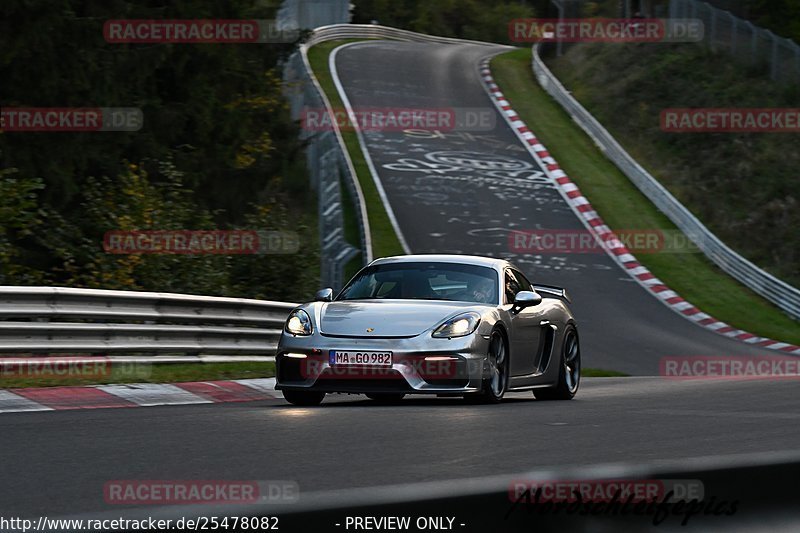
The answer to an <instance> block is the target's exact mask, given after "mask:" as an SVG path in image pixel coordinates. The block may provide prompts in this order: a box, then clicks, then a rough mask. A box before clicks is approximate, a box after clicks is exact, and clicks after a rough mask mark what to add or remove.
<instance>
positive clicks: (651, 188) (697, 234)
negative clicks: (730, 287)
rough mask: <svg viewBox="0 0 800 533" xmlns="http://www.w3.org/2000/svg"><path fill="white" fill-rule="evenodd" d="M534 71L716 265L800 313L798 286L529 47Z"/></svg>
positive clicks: (792, 313) (790, 311) (794, 314)
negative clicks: (685, 196) (719, 228)
mask: <svg viewBox="0 0 800 533" xmlns="http://www.w3.org/2000/svg"><path fill="white" fill-rule="evenodd" d="M532 66H533V73H534V75H535V76H536V79H537V80H538V81H539V84H540V85H541V86H542V87H543V88H544V90H545V91H547V93H548V94H550V96H552V97H553V98H554V99H555V100H556V101H557V102H558V103H559V104H561V106H562V107H563V108H564V110H565V111H566V112H567V113H569V114H570V116H571V117H572V119H573V120H574V121H575V122H576V123H577V124H578V125H579V126H580V127H581V128H582V129H583V131H585V132H586V134H587V135H589V137H591V138H592V140H594V142H595V144H597V146H598V147H599V148H600V149H601V150H602V151H603V153H604V154H605V155H606V157H608V159H610V160H611V162H612V163H614V164H615V165H616V166H617V167H618V168H619V169H620V170H621V171H622V172H623V173H624V174H625V175H626V176H627V177H628V179H630V180H631V181H632V182H633V184H634V185H636V187H637V188H638V189H639V190H640V191H642V193H643V194H644V195H645V196H647V198H648V199H649V200H650V201H651V202H653V204H655V206H656V207H657V208H658V209H659V210H661V211H662V212H663V213H664V214H665V215H666V216H667V217H668V218H669V219H670V220H671V221H672V223H673V224H675V225H676V226H677V227H678V228H679V229H680V230H681V231H682V232H683V233H685V234H686V235H687V236H688V237H689V238H690V239H691V240H692V241H693V242H694V243H695V244H697V247H698V248H699V249H700V250H701V251H702V252H703V253H704V254H705V255H706V256H707V257H708V258H709V259H710V260H711V261H713V262H714V263H715V264H716V265H717V266H718V267H720V268H721V269H722V270H723V271H725V272H727V273H728V274H730V275H731V276H732V277H734V278H735V279H737V280H739V281H740V282H741V283H742V284H744V285H746V286H747V287H749V288H750V289H752V290H753V291H754V292H756V293H758V294H760V295H761V296H763V297H764V298H766V299H767V300H769V301H770V302H772V303H774V304H775V305H777V306H778V307H779V308H781V309H782V310H783V311H784V312H786V313H787V314H788V315H789V316H791V317H792V318H794V319H800V289H797V288H796V287H792V286H791V285H789V284H788V283H786V282H784V281H781V280H779V279H778V278H776V277H775V276H773V275H772V274H770V273H768V272H766V271H764V270H762V269H761V268H759V267H757V266H756V265H754V264H753V263H751V262H750V261H748V260H747V259H745V258H744V257H742V256H741V255H739V254H737V253H736V252H734V251H733V250H732V249H730V248H729V247H728V246H727V245H726V244H725V243H723V242H722V241H721V240H719V239H718V238H717V237H716V236H715V235H714V234H713V233H711V231H709V230H708V228H706V227H705V226H704V225H703V223H702V222H700V221H699V220H698V219H697V217H695V216H694V215H693V214H692V213H691V212H690V211H689V210H688V209H686V207H684V206H683V204H681V203H680V202H679V201H678V200H677V199H676V198H675V197H674V196H672V194H670V192H669V191H667V189H666V188H664V186H663V185H661V184H660V183H659V182H658V180H656V179H655V178H654V177H653V176H652V175H650V173H649V172H647V171H646V170H645V169H644V168H643V167H642V166H641V165H640V164H639V163H637V162H636V161H635V160H634V159H633V157H631V156H630V155H629V154H628V152H626V151H625V149H624V148H623V147H622V146H621V145H620V144H619V143H618V142H617V141H616V140H615V139H614V137H612V136H611V134H610V133H609V132H608V131H607V130H606V129H605V128H604V127H603V126H602V125H601V124H600V123H599V122H598V121H597V119H595V118H594V117H593V116H592V115H591V114H590V113H589V112H588V111H587V110H586V109H585V108H584V107H583V106H582V105H581V104H580V103H579V102H578V101H577V100H576V99H575V98H573V97H572V95H571V94H570V93H569V91H567V90H566V89H565V88H564V86H563V85H562V84H561V82H560V81H558V78H556V77H555V75H553V73H552V72H550V69H548V68H547V66H546V65H545V64H544V61H542V58H541V57H540V55H539V46H538V45H536V46H534V49H533V61H532Z"/></svg>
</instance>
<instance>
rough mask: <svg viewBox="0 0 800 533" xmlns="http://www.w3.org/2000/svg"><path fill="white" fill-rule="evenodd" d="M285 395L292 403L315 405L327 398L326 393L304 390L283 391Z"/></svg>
mask: <svg viewBox="0 0 800 533" xmlns="http://www.w3.org/2000/svg"><path fill="white" fill-rule="evenodd" d="M283 397H284V398H286V401H287V402H289V403H290V404H292V405H298V406H301V407H313V406H315V405H319V404H321V403H322V400H323V399H325V393H324V392H317V391H304V390H285V391H283Z"/></svg>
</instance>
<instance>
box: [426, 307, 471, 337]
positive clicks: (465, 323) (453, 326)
mask: <svg viewBox="0 0 800 533" xmlns="http://www.w3.org/2000/svg"><path fill="white" fill-rule="evenodd" d="M480 323H481V315H479V314H478V313H464V314H462V315H458V316H454V317H453V318H450V319H448V320H446V321H444V322H443V323H442V324H441V325H440V326H439V327H437V328H436V329H435V330H433V336H434V337H436V338H448V339H449V338H452V337H463V336H465V335H470V334H472V333H474V332H475V330H476V329H478V324H480Z"/></svg>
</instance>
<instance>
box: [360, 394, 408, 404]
mask: <svg viewBox="0 0 800 533" xmlns="http://www.w3.org/2000/svg"><path fill="white" fill-rule="evenodd" d="M405 397H406V394H405V393H404V392H380V393H374V394H373V393H370V394H367V398H369V399H370V400H372V401H374V402H376V403H379V404H382V405H391V404H394V403H400V400H402V399H403V398H405Z"/></svg>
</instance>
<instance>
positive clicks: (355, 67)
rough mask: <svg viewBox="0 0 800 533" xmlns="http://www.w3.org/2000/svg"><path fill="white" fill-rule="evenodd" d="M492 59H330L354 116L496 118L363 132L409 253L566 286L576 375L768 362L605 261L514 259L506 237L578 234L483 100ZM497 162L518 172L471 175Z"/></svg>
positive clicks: (430, 51)
mask: <svg viewBox="0 0 800 533" xmlns="http://www.w3.org/2000/svg"><path fill="white" fill-rule="evenodd" d="M491 50H492V49H491V48H490V49H488V50H487V47H485V46H469V45H453V46H442V45H431V44H424V43H396V42H386V41H384V42H371V43H365V44H356V45H350V46H347V47H345V48H342V49H340V51H339V52H338V53H337V61H336V68H337V71H338V74H339V78H340V79H341V82H342V85H343V87H344V90H345V93H346V95H347V98H348V99H349V100H350V103H351V105H352V106H353V107H354V108H356V109H358V108H367V109H369V108H401V109H402V108H424V109H429V108H432V109H447V108H470V109H475V108H485V109H487V110H490V111H491V112H492V113H493V114H494V115H495V119H496V120H495V123H496V127H495V128H494V129H493V130H491V131H488V132H461V131H450V132H447V131H444V132H439V133H438V134H430V133H427V134H423V133H420V134H408V133H404V132H387V131H381V132H376V131H365V132H364V137H365V139H366V141H367V147H368V150H369V153H370V156H371V159H372V160H373V162H374V167H375V169H376V170H377V172H378V174H379V176H380V181H381V183H382V184H383V187H384V189H385V191H386V195H387V197H388V200H389V204H390V206H391V208H392V211H393V212H394V214H395V216H396V218H397V221H398V223H399V226H400V229H401V231H402V234H403V236H404V237H405V239H406V241H407V243H408V246H409V248H410V250H411V252H414V253H434V252H435V253H467V254H478V255H491V256H496V257H504V258H506V259H510V260H511V261H514V262H515V263H517V264H518V265H519V266H520V268H522V269H523V271H524V272H525V274H526V275H527V276H528V277H529V278H530V279H531V281H533V282H534V283H536V282H540V283H545V284H552V285H559V286H563V287H566V288H567V289H568V290H569V292H570V294H571V296H572V300H573V305H572V309H573V311H574V312H575V315H576V318H577V320H578V324H579V327H580V334H581V345H582V356H583V362H584V367H592V368H605V369H613V370H619V371H622V372H626V373H628V374H633V375H657V374H658V371H659V366H658V365H659V360H660V359H661V358H662V357H667V356H678V357H686V356H688V357H691V356H698V355H775V352H770V351H768V350H764V349H760V348H755V347H752V346H748V345H746V344H744V343H742V342H740V341H734V340H731V339H728V338H725V337H723V336H721V335H718V334H716V333H713V332H710V331H708V330H705V329H703V328H701V327H699V326H696V325H695V324H693V323H691V322H689V321H688V320H687V319H686V318H684V317H682V316H679V315H678V314H677V313H675V312H674V311H672V310H671V309H669V308H667V307H666V306H665V305H664V304H662V303H661V302H660V301H658V300H657V299H656V298H655V297H654V296H652V295H651V294H648V293H647V292H646V291H645V290H643V289H642V288H641V287H640V286H639V285H638V284H637V283H636V282H635V281H633V279H631V277H630V276H628V275H627V274H626V273H625V272H624V271H623V270H622V269H620V268H619V267H618V266H617V265H616V263H614V262H613V261H612V260H611V258H609V257H608V256H606V255H605V254H602V253H580V254H558V255H556V254H543V255H522V254H515V253H513V250H512V249H511V248H512V247H511V246H510V243H509V231H510V230H512V229H515V230H532V229H542V228H547V229H556V230H582V229H583V226H582V225H581V223H580V221H578V219H577V218H576V217H575V215H574V214H573V213H572V211H571V210H570V208H569V206H568V205H567V204H566V203H565V202H564V201H563V199H562V198H561V196H560V195H559V194H558V192H557V191H556V190H555V189H554V188H553V186H552V185H551V184H549V183H547V180H546V178H544V176H543V172H541V169H540V167H539V166H538V165H537V164H536V162H535V161H534V160H533V158H532V157H531V156H530V155H529V154H528V152H527V151H525V150H524V148H523V147H522V144H521V143H520V141H519V140H518V138H517V137H516V135H515V134H514V132H513V131H512V130H511V129H510V127H509V126H508V125H507V124H506V122H505V121H504V119H503V117H502V116H501V115H500V114H499V113H498V112H496V110H495V108H494V106H493V105H492V103H491V101H490V100H489V97H488V96H487V95H486V91H485V90H484V89H483V86H482V83H481V80H480V77H479V73H478V63H479V61H480V59H481V58H483V57H486V55H487V54H491ZM456 152H458V154H455V153H456ZM464 152H466V154H465V153H464ZM455 157H458V158H459V159H460V160H461V161H463V163H461V164H460V165H451V167H453V166H456V167H458V166H460V167H461V168H460V169H458V170H454V171H445V170H442V168H441V167H435V166H434V167H431V166H428V165H427V164H426V163H435V162H443V161H450V160H452V159H453V158H455ZM508 158H511V159H512V160H516V162H517V164H516V167H515V168H520V169H525V170H524V171H522V172H520V173H519V174H518V175H517V177H515V178H505V179H503V178H499V176H502V175H503V174H502V173H498V172H493V171H491V170H483V169H481V167H486V166H487V165H486V164H485V162H506V163H507V162H508ZM482 163H483V164H482ZM496 168H499V165H497V166H496ZM493 178H494V179H493ZM499 179H503V182H502V183H501V184H498V180H499ZM542 182H544V183H542ZM590 200H591V198H590Z"/></svg>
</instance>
